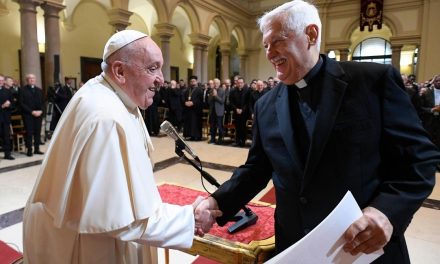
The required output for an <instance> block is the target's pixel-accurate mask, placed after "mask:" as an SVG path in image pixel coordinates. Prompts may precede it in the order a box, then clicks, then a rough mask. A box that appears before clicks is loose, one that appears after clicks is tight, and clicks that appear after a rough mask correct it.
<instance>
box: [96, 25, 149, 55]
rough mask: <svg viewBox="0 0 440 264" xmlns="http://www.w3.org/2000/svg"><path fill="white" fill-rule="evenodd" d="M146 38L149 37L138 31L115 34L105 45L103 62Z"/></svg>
mask: <svg viewBox="0 0 440 264" xmlns="http://www.w3.org/2000/svg"><path fill="white" fill-rule="evenodd" d="M144 37H148V35H146V34H144V33H142V32H139V31H136V30H122V31H119V32H117V33H115V34H114V35H113V36H111V37H110V39H109V40H108V41H107V43H106V44H105V47H104V53H103V54H102V60H103V61H105V60H106V59H107V58H108V57H109V56H110V55H112V54H113V53H114V52H115V51H117V50H119V49H121V48H122V47H124V46H126V45H128V44H130V43H132V42H133V41H135V40H138V39H141V38H144Z"/></svg>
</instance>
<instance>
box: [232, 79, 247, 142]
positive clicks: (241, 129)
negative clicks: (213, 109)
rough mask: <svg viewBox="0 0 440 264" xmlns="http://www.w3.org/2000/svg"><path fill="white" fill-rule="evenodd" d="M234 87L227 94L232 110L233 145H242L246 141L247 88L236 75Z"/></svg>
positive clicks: (242, 80)
mask: <svg viewBox="0 0 440 264" xmlns="http://www.w3.org/2000/svg"><path fill="white" fill-rule="evenodd" d="M236 85H237V86H236V87H235V89H233V90H232V91H231V93H230V95H229V98H230V101H231V108H232V111H234V124H235V143H234V146H239V147H244V146H245V143H246V121H247V120H248V117H249V89H248V88H247V87H245V83H244V79H243V77H241V76H238V77H237V82H236Z"/></svg>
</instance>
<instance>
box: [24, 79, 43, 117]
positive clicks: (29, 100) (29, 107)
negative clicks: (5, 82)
mask: <svg viewBox="0 0 440 264" xmlns="http://www.w3.org/2000/svg"><path fill="white" fill-rule="evenodd" d="M18 101H19V103H20V107H21V113H22V114H23V116H30V115H32V111H35V110H43V107H44V104H43V92H42V91H41V88H38V87H36V86H35V88H34V92H32V88H31V86H29V85H26V86H24V87H22V88H21V89H20V93H19V99H18Z"/></svg>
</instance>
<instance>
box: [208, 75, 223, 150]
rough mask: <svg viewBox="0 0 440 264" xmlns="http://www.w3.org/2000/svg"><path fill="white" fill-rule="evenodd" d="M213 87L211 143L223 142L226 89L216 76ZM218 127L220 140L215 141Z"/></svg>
mask: <svg viewBox="0 0 440 264" xmlns="http://www.w3.org/2000/svg"><path fill="white" fill-rule="evenodd" d="M212 82H213V87H212V89H211V91H210V93H209V99H208V101H209V126H210V129H209V132H210V135H211V139H210V140H209V143H210V144H215V143H217V144H219V145H221V144H222V143H223V116H224V114H225V90H224V89H223V88H222V87H221V86H220V80H219V79H217V78H215V79H214V80H213V81H212ZM217 129H218V140H217V142H215V136H216V134H217Z"/></svg>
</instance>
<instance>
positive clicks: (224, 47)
mask: <svg viewBox="0 0 440 264" xmlns="http://www.w3.org/2000/svg"><path fill="white" fill-rule="evenodd" d="M220 53H221V54H222V69H221V78H222V80H224V79H228V78H230V64H231V63H230V53H231V44H230V43H221V44H220Z"/></svg>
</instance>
